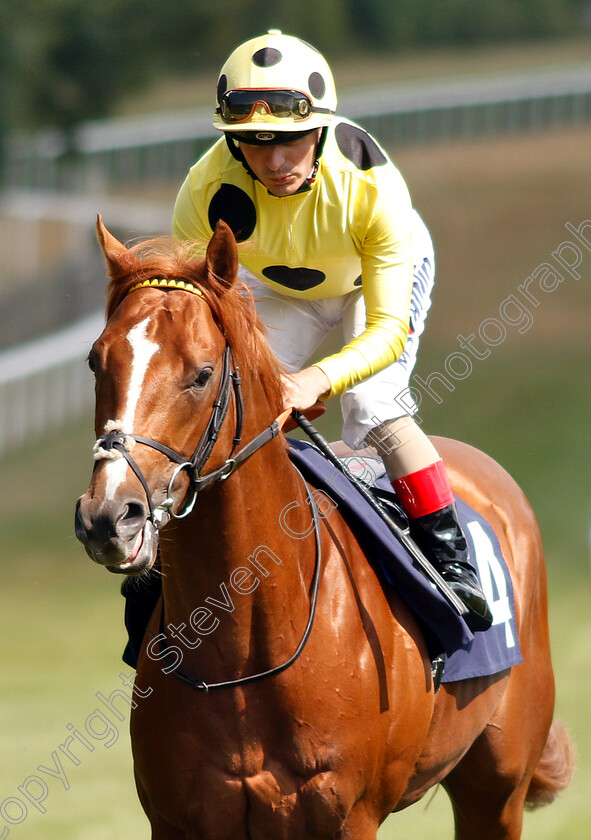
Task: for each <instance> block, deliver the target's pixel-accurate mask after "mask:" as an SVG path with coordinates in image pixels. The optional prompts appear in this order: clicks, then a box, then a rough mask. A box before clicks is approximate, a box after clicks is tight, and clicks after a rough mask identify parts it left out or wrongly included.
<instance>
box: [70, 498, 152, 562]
mask: <svg viewBox="0 0 591 840" xmlns="http://www.w3.org/2000/svg"><path fill="white" fill-rule="evenodd" d="M74 531H75V534H76V537H77V538H78V539H79V540H80V542H81V543H82V544H83V546H84V548H85V549H86V553H87V554H88V556H89V557H90V558H91V560H93V561H94V562H95V563H98V564H99V565H101V566H105V567H106V568H107V569H108V571H110V572H113V573H114V574H124V575H139V574H141V573H142V572H145V571H148V570H149V569H150V568H151V567H152V566H153V564H154V561H155V559H156V554H157V549H158V534H157V531H156V528H155V527H154V524H153V523H152V521H151V520H150V519H149V518H148V511H147V509H146V506H145V504H144V503H143V502H141V501H138V500H137V499H129V500H127V501H113V502H105V501H103V502H100V501H99V500H98V499H96V498H91V497H90V496H89V495H88V493H85V494H84V495H82V496H81V497H80V498H79V499H78V502H77V504H76V514H75V517H74Z"/></svg>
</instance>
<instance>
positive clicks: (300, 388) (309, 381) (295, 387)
mask: <svg viewBox="0 0 591 840" xmlns="http://www.w3.org/2000/svg"><path fill="white" fill-rule="evenodd" d="M281 381H282V383H283V407H284V408H286V409H287V408H295V409H297V411H305V410H306V409H307V408H310V407H311V406H313V405H314V404H315V403H316V402H317V401H318V399H319V398H320V397H321V396H322V395H326V394H328V392H329V391H330V382H329V380H328V377H327V376H326V374H325V373H324V371H322V370H321V369H320V368H319V367H316V366H315V365H312V366H311V367H307V368H304V369H303V370H299V371H297V373H285V374H283V375H282V376H281Z"/></svg>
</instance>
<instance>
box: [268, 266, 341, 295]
mask: <svg viewBox="0 0 591 840" xmlns="http://www.w3.org/2000/svg"><path fill="white" fill-rule="evenodd" d="M263 274H264V275H265V277H267V278H268V279H269V280H273V282H274V283H279V284H280V285H281V286H285V287H286V288H287V289H294V290H297V291H298V292H305V291H306V290H307V289H313V288H314V286H319V285H320V284H321V283H322V282H323V281H324V280H325V278H326V274H324V272H323V271H318V270H317V269H315V268H303V267H300V268H289V266H287V265H269V266H267V268H263Z"/></svg>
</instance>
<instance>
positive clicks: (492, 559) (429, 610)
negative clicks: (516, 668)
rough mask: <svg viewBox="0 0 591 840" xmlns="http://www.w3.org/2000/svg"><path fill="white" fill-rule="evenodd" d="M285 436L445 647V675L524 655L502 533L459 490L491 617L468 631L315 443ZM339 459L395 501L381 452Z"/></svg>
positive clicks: (488, 671) (437, 646)
mask: <svg viewBox="0 0 591 840" xmlns="http://www.w3.org/2000/svg"><path fill="white" fill-rule="evenodd" d="M288 440H289V444H290V456H291V459H292V461H293V462H294V463H295V465H296V466H297V467H298V469H299V470H300V471H301V472H302V474H303V475H304V477H305V478H306V480H307V481H308V482H309V483H310V484H311V485H312V486H314V487H316V488H318V489H319V490H322V492H323V493H325V494H326V495H327V496H329V497H330V499H331V500H332V502H333V504H334V505H335V506H336V507H338V509H339V511H340V512H341V514H342V515H343V516H344V518H345V519H346V520H347V522H348V524H349V525H350V527H351V528H352V530H353V531H354V532H355V534H356V536H357V538H358V539H359V541H360V543H361V544H362V545H363V547H364V549H365V552H366V554H367V557H368V559H369V561H370V562H373V563H376V564H377V565H378V568H379V570H380V571H381V573H382V575H383V577H384V578H385V579H386V580H387V582H388V584H390V585H391V586H393V587H395V588H396V590H397V592H398V593H399V594H400V595H401V596H402V597H403V598H404V600H405V601H406V603H407V604H408V605H409V607H411V609H412V610H413V611H414V613H415V615H416V616H417V618H418V619H419V620H420V622H421V624H422V626H423V630H424V632H425V636H426V639H427V642H428V645H429V650H430V653H431V655H432V656H433V657H436V656H438V655H440V654H442V655H443V659H444V661H445V667H444V672H443V679H442V681H443V682H455V681H457V680H465V679H470V678H472V677H483V676H490V675H492V674H497V673H499V672H500V671H504V670H505V669H507V668H510V667H512V666H513V665H517V664H519V663H520V662H521V661H522V658H521V652H520V649H519V641H518V638H517V629H516V624H515V608H514V599H513V584H512V582H511V577H510V575H509V570H508V568H507V564H506V562H505V559H504V557H503V554H502V552H501V547H500V545H499V541H498V539H497V537H496V535H495V533H494V531H493V529H492V527H491V526H490V525H489V523H488V522H487V521H486V520H485V519H484V518H483V517H482V516H481V515H480V514H478V513H476V511H474V510H473V509H472V508H471V507H469V506H468V505H467V504H466V503H465V502H464V501H463V500H462V499H460V498H456V502H457V508H458V514H459V518H460V523H461V525H462V528H463V530H464V535H465V537H466V541H467V543H468V548H469V550H470V557H471V558H472V561H473V564H474V566H475V567H476V570H477V572H478V577H479V579H480V583H481V585H482V589H483V591H484V594H485V595H486V598H487V601H488V604H489V606H490V608H491V611H492V614H493V624H492V626H491V627H490V628H489V629H488V630H486V631H485V632H476V633H472V632H471V631H470V630H469V629H468V627H467V625H466V623H465V622H464V620H463V618H461V616H459V615H458V614H457V612H455V610H454V609H453V608H452V607H451V606H450V605H449V603H448V602H447V601H446V599H445V598H444V597H443V595H442V594H441V593H440V592H439V591H438V590H437V589H436V588H435V587H434V586H433V585H432V584H431V583H430V582H429V581H428V580H427V578H426V577H425V575H424V574H423V573H422V572H421V571H420V570H419V569H417V568H416V567H415V565H413V560H412V558H411V556H410V554H409V553H408V552H407V550H406V549H405V548H404V546H403V545H402V544H401V543H399V542H398V540H397V539H396V538H395V537H394V536H393V534H392V532H391V531H390V529H389V528H388V527H387V526H386V524H385V522H384V521H383V520H382V519H381V518H380V516H379V514H378V513H376V511H375V510H373V508H372V507H371V506H370V505H369V504H368V503H367V502H366V501H365V500H364V499H363V497H362V496H361V495H360V494H359V492H358V491H357V490H356V488H355V486H354V484H352V483H351V482H350V481H349V480H348V479H347V478H346V476H345V475H343V474H342V473H341V472H339V471H338V470H337V469H336V468H335V467H334V466H333V465H332V464H331V463H330V462H329V461H327V459H326V458H325V457H324V455H323V454H322V453H321V452H320V451H319V450H318V449H317V448H316V447H315V446H313V445H311V444H309V443H305V442H303V441H299V440H293V439H288ZM343 461H344V463H345V465H346V466H347V467H348V469H349V470H350V471H351V472H352V473H353V474H354V475H355V474H357V477H358V478H359V479H361V480H362V481H364V483H366V484H370V485H373V489H374V491H375V492H377V494H378V495H379V497H380V498H381V499H382V500H384V499H385V500H388V498H390V499H391V500H392V502H393V503H394V504H395V499H396V497H395V495H394V493H393V491H392V485H391V484H390V481H389V479H388V477H387V476H386V474H385V469H384V466H383V464H382V461H381V459H379V458H367V457H365V456H363V457H361V456H357V455H353V456H352V457H349V458H344V459H343Z"/></svg>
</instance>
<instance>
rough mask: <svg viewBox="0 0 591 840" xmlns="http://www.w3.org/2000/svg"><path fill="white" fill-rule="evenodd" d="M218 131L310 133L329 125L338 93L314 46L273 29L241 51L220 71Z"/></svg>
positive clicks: (266, 135)
mask: <svg viewBox="0 0 591 840" xmlns="http://www.w3.org/2000/svg"><path fill="white" fill-rule="evenodd" d="M217 101H218V107H217V109H216V112H215V118H214V123H213V125H214V128H217V129H218V130H219V131H224V132H231V133H234V132H237V133H244V132H249V133H250V132H252V133H253V137H254V136H256V137H258V138H259V140H261V141H265V140H271V142H272V138H273V137H274V136H275V132H308V131H311V130H312V129H314V128H320V127H322V126H326V125H328V124H329V123H330V121H331V119H332V115H333V114H334V112H335V109H336V105H337V94H336V89H335V84H334V79H333V76H332V72H331V70H330V67H329V66H328V64H327V62H326V60H325V59H324V58H323V56H322V55H321V54H320V53H319V52H318V51H317V50H316V49H315V48H314V47H312V46H310V44H307V43H306V42H305V41H301V40H300V39H299V38H295V37H294V36H292V35H283V34H282V33H281V32H280V31H279V30H278V29H270V30H269V31H268V32H267V34H266V35H261V36H260V37H258V38H252V39H251V40H249V41H246V42H245V43H244V44H241V45H240V46H239V47H237V48H236V49H235V50H234V52H233V53H231V55H230V56H229V58H228V59H227V60H226V62H225V64H224V66H223V67H222V69H221V72H220V77H219V79H218V88H217Z"/></svg>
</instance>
